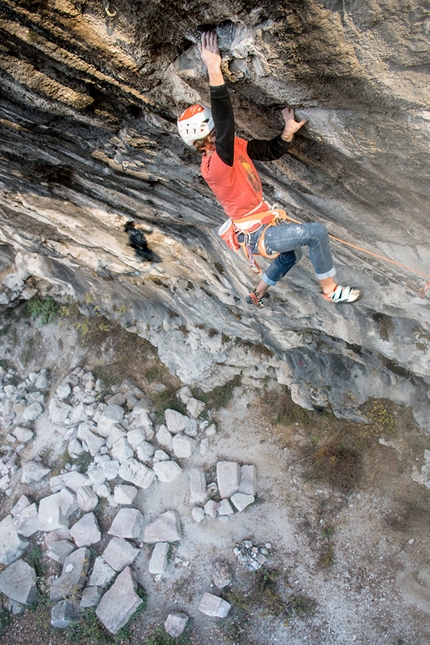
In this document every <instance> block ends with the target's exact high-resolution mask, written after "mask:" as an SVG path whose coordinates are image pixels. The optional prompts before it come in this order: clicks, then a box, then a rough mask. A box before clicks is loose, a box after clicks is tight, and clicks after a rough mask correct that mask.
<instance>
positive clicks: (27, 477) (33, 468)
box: [21, 461, 51, 484]
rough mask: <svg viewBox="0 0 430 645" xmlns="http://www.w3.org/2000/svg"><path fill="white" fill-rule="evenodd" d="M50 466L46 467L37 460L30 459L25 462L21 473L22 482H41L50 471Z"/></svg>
mask: <svg viewBox="0 0 430 645" xmlns="http://www.w3.org/2000/svg"><path fill="white" fill-rule="evenodd" d="M50 472H51V471H50V469H49V468H45V466H43V465H42V464H40V463H39V462H37V461H29V462H27V463H26V464H24V466H23V469H22V475H21V482H22V483H23V484H30V483H31V482H40V481H41V480H42V479H43V478H44V477H46V475H48V474H49V473H50Z"/></svg>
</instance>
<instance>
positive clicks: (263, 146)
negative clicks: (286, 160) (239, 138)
mask: <svg viewBox="0 0 430 645" xmlns="http://www.w3.org/2000/svg"><path fill="white" fill-rule="evenodd" d="M290 145H291V141H284V140H283V138H282V137H281V135H280V134H278V135H277V136H276V137H275V138H274V139H269V140H266V139H251V141H248V146H247V149H246V151H247V153H248V155H249V156H250V157H251V159H257V161H274V160H275V159H279V158H280V157H282V155H284V154H285V153H286V152H287V150H288V148H289V147H290Z"/></svg>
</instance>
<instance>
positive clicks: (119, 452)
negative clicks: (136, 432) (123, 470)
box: [110, 437, 134, 464]
mask: <svg viewBox="0 0 430 645" xmlns="http://www.w3.org/2000/svg"><path fill="white" fill-rule="evenodd" d="M133 455H134V451H133V448H132V447H131V446H130V444H129V443H128V441H127V439H126V438H125V437H121V438H120V439H118V441H116V442H115V443H114V444H113V446H112V448H111V451H110V456H111V457H112V459H114V460H116V461H119V463H120V464H123V463H124V462H125V461H127V460H128V459H131V458H132V457H133Z"/></svg>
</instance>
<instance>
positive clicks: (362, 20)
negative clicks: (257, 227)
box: [0, 0, 430, 429]
mask: <svg viewBox="0 0 430 645" xmlns="http://www.w3.org/2000/svg"><path fill="white" fill-rule="evenodd" d="M426 6H427V3H426V2H424V1H423V2H419V1H414V0H411V1H408V2H404V1H402V2H400V0H385V1H383V2H381V1H379V2H376V1H374V0H361V1H360V2H348V3H346V2H340V1H339V2H338V1H337V0H321V1H319V2H317V1H316V0H300V1H299V0H294V1H291V2H273V1H269V0H262V1H260V2H253V1H252V0H243V1H242V0H231V1H228V0H226V1H222V0H221V1H220V2H216V3H207V2H203V0H194V1H186V0H173V1H172V2H169V3H161V2H159V1H158V0H146V1H145V2H143V1H139V0H135V1H134V2H130V1H126V0H114V2H110V1H109V0H88V1H85V0H81V1H78V0H76V1H75V2H72V1H68V0H45V1H42V0H40V1H38V0H21V1H17V0H3V1H2V2H0V32H1V39H0V76H1V103H0V127H1V153H0V154H1V156H0V182H1V193H0V235H1V242H2V247H1V268H0V272H1V278H2V281H3V290H2V292H1V302H2V303H3V305H4V306H9V305H10V303H13V302H17V301H18V299H20V298H22V297H29V296H30V295H31V294H32V293H34V289H35V288H37V289H39V290H42V292H46V291H48V290H51V292H53V293H54V294H58V295H59V296H62V297H65V296H67V295H68V296H70V297H71V298H73V299H77V300H79V301H80V302H82V303H86V306H88V307H89V308H91V307H94V306H97V307H98V308H99V310H100V311H102V312H104V313H106V314H107V315H108V316H111V317H114V318H118V319H119V320H120V321H121V323H122V324H123V325H124V326H125V327H126V328H127V329H129V330H130V331H134V332H137V333H139V334H141V335H143V336H145V337H146V338H148V339H149V340H150V341H151V342H153V343H154V344H155V345H157V347H158V348H159V352H160V356H161V358H162V360H163V361H164V362H165V363H166V364H167V365H168V366H169V367H170V369H171V370H172V371H174V372H175V373H177V374H178V375H179V376H180V377H181V378H182V379H183V380H184V381H185V382H188V383H194V382H198V383H199V384H200V385H203V387H211V386H213V385H215V384H217V383H220V382H223V380H226V379H227V378H230V377H231V376H232V375H233V374H235V373H237V372H239V371H242V372H243V373H244V374H245V375H247V376H248V377H249V378H257V379H258V378H263V377H264V376H265V375H266V374H270V375H272V376H275V377H276V378H277V379H278V380H279V381H280V382H282V383H285V384H287V385H289V386H290V387H291V390H292V393H293V396H294V398H295V400H296V401H297V402H299V403H301V404H302V405H304V406H308V407H309V406H313V405H317V406H322V407H324V406H326V405H328V404H330V405H331V406H332V407H333V409H334V410H335V412H336V414H338V415H347V416H354V415H356V416H357V415H359V413H358V411H357V410H358V408H359V406H360V404H362V403H363V402H364V401H366V400H367V399H368V398H370V397H374V396H378V397H388V398H391V399H393V400H395V401H398V402H404V403H407V404H411V405H412V406H413V408H414V414H415V418H416V419H417V421H418V423H419V424H420V425H421V427H423V428H426V429H429V428H430V421H429V419H430V415H429V399H428V394H427V391H428V383H429V378H430V377H429V369H428V366H429V355H430V351H429V346H430V316H429V312H428V295H427V296H425V297H424V298H420V297H419V296H418V292H419V291H420V289H422V288H423V287H424V286H425V284H426V282H427V280H428V279H429V276H428V275H427V274H430V244H429V242H430V232H429V227H428V224H427V222H428V192H429V188H430V181H429V176H428V170H429V164H428V149H429V138H430V137H429V127H428V125H429V120H430V112H428V110H427V106H428V105H429V83H428V73H427V72H428V64H429V51H430V45H429V39H428V36H429V32H430V21H429V17H428V11H427V9H428V7H427V9H426ZM205 26H215V27H216V28H217V31H218V34H219V40H220V46H221V50H222V54H223V58H224V61H225V75H226V78H227V79H228V83H229V86H230V89H231V94H232V98H233V103H234V108H235V114H236V120H237V131H238V133H240V134H241V135H243V136H245V137H260V138H264V137H270V136H274V135H275V134H276V133H277V132H279V131H280V128H281V119H280V114H279V112H280V108H281V107H283V106H284V105H286V104H288V105H290V106H292V107H294V108H296V111H297V115H298V116H299V117H300V118H306V119H307V120H308V124H307V126H306V128H304V129H302V130H301V131H300V134H299V135H298V136H297V137H296V139H295V143H294V146H293V147H292V149H291V152H290V154H288V155H287V156H286V157H284V158H283V159H282V160H279V161H277V162H274V163H270V164H265V165H261V166H260V167H259V168H260V172H261V177H262V180H263V183H264V187H265V193H266V196H267V198H268V199H269V200H271V201H272V202H274V201H277V202H279V203H281V204H282V205H283V206H284V207H285V208H286V210H287V211H288V212H289V213H290V214H291V215H292V216H293V217H295V218H296V219H299V220H301V221H310V220H317V221H321V222H324V223H325V224H326V225H327V226H328V228H329V230H330V233H331V234H332V235H334V236H336V237H338V238H342V239H343V240H346V241H347V242H349V243H351V244H354V245H357V246H359V247H363V248H365V249H369V250H371V251H373V252H374V253H376V254H378V255H381V256H386V257H389V258H391V259H393V260H396V261H397V262H399V263H401V264H403V265H407V266H408V267H410V268H411V269H413V271H410V270H408V269H405V268H402V267H400V266H396V265H394V264H392V263H387V262H385V261H381V260H379V259H377V258H375V257H373V256H369V255H366V254H364V253H363V252H362V251H359V250H357V249H355V248H353V247H350V246H345V245H343V244H340V243H334V254H335V257H336V264H337V267H338V278H339V280H340V281H341V282H344V283H350V284H351V283H352V284H356V285H357V286H360V287H361V288H362V289H363V290H364V293H365V295H364V298H363V300H362V301H361V302H360V303H359V304H358V305H356V306H353V307H349V308H348V307H347V306H339V307H337V308H335V307H333V306H331V305H329V304H328V303H325V302H324V301H322V299H321V296H320V295H319V292H318V285H317V283H316V281H315V279H314V277H313V275H312V271H311V267H310V264H309V262H308V260H307V259H303V260H302V261H301V263H300V264H299V265H298V266H297V267H295V268H294V269H293V270H292V272H291V273H290V275H289V277H288V279H286V280H284V282H283V283H281V284H280V285H279V286H278V287H277V288H276V289H273V291H272V296H271V299H270V305H269V304H268V306H267V307H266V309H265V310H264V311H263V312H261V313H260V312H259V313H257V312H255V311H254V310H252V309H251V310H250V309H249V308H247V306H246V305H245V303H244V296H245V295H246V293H247V292H248V290H249V288H250V286H251V285H252V283H253V282H255V278H253V276H251V274H250V273H249V270H248V268H247V265H246V263H245V261H244V259H243V258H242V257H240V255H234V254H232V253H230V252H229V251H228V250H227V249H225V248H223V246H222V245H221V243H220V241H219V240H218V237H217V232H216V231H217V228H218V226H219V225H220V224H221V223H222V222H223V220H224V219H225V218H224V216H223V213H222V211H221V209H220V207H219V206H218V205H217V204H216V202H215V201H214V199H213V197H212V195H211V193H210V191H209V190H208V189H207V187H206V186H205V184H204V182H203V181H202V180H201V178H200V176H199V163H198V162H199V160H198V158H196V156H195V155H193V154H192V153H191V152H190V151H189V149H186V148H185V146H184V145H183V144H182V142H181V140H180V138H179V136H178V135H177V133H176V126H175V121H176V117H177V116H178V114H179V113H180V112H181V110H182V109H183V108H184V107H185V106H187V105H188V104H189V103H191V102H195V101H197V100H198V101H207V99H208V93H207V81H206V75H205V70H204V68H203V66H202V64H201V62H200V61H199V56H198V53H197V49H196V46H195V43H196V42H197V40H198V30H199V29H200V28H203V27H205ZM130 220H134V221H135V222H136V223H138V224H139V226H140V227H141V228H142V229H143V230H144V231H145V234H146V238H147V241H148V244H149V247H150V249H151V250H152V251H153V253H155V254H156V256H157V257H156V258H153V259H155V260H157V261H151V262H150V261H146V262H145V261H142V260H141V259H140V258H139V257H138V256H137V255H136V254H135V252H134V250H133V249H132V248H131V247H130V246H129V245H128V235H127V234H126V233H125V232H124V225H125V224H126V223H127V222H128V221H130ZM262 265H263V267H264V262H262Z"/></svg>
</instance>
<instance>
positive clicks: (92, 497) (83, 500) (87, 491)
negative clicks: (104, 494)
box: [76, 486, 99, 513]
mask: <svg viewBox="0 0 430 645" xmlns="http://www.w3.org/2000/svg"><path fill="white" fill-rule="evenodd" d="M76 501H77V503H78V506H79V508H80V509H82V510H83V511H85V512H87V513H88V512H90V511H93V510H94V509H95V507H96V506H97V504H98V502H99V498H98V497H97V495H96V494H95V492H94V491H93V489H92V488H91V486H81V487H80V488H78V490H77V491H76Z"/></svg>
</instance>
